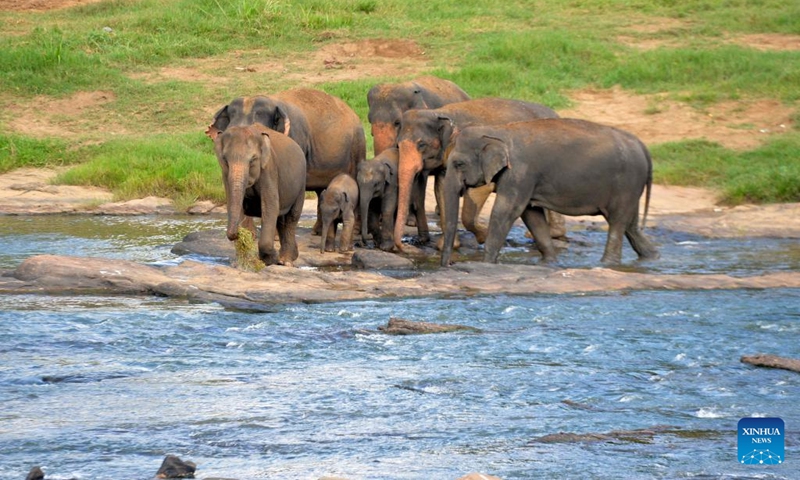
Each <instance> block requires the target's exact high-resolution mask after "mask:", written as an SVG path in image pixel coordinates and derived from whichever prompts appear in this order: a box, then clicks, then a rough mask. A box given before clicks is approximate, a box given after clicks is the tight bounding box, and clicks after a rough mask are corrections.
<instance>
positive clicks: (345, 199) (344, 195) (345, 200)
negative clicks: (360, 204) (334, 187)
mask: <svg viewBox="0 0 800 480" xmlns="http://www.w3.org/2000/svg"><path fill="white" fill-rule="evenodd" d="M349 201H350V196H349V195H348V194H347V192H342V198H341V199H340V202H341V205H342V207H344V206H345V205H347V203H348V202H349Z"/></svg>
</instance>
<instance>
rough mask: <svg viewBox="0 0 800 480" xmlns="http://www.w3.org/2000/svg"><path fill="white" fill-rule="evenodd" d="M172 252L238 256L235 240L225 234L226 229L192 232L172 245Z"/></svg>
mask: <svg viewBox="0 0 800 480" xmlns="http://www.w3.org/2000/svg"><path fill="white" fill-rule="evenodd" d="M172 253H174V254H175V255H189V254H195V255H203V256H205V257H218V258H227V259H234V258H236V249H235V248H234V246H233V242H231V241H230V240H228V238H227V237H226V236H225V230H201V231H199V232H193V233H190V234H188V235H186V236H185V237H183V240H181V241H180V243H177V244H175V246H174V247H172Z"/></svg>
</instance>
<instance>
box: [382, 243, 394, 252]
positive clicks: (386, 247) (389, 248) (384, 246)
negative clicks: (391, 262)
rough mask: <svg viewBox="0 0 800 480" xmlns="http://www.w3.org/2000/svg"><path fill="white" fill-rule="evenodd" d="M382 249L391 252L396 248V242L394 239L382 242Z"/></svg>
mask: <svg viewBox="0 0 800 480" xmlns="http://www.w3.org/2000/svg"><path fill="white" fill-rule="evenodd" d="M380 249H381V250H383V251H384V252H391V251H392V250H394V242H392V241H386V242H381V246H380Z"/></svg>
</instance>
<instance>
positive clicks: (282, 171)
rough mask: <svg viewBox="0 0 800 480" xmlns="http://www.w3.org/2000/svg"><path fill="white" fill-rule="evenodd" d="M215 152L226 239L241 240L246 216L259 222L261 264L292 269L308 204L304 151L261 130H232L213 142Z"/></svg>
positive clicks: (245, 128) (265, 129)
mask: <svg viewBox="0 0 800 480" xmlns="http://www.w3.org/2000/svg"><path fill="white" fill-rule="evenodd" d="M214 150H215V152H216V154H217V160H218V161H219V165H220V167H221V168H222V181H223V182H224V184H225V197H226V200H227V204H228V230H227V236H228V239H229V240H236V239H237V238H238V236H239V234H238V228H239V223H240V222H241V221H242V218H243V216H244V215H246V216H248V217H261V235H260V237H259V239H258V255H259V258H261V260H262V261H263V262H264V263H265V264H267V265H271V264H274V263H281V264H284V265H291V264H292V262H294V261H295V260H296V259H297V256H298V251H297V239H296V237H295V232H296V229H297V222H298V221H299V220H300V214H301V213H302V212H303V200H304V198H305V180H306V160H305V156H304V155H303V151H302V150H301V149H300V147H299V146H298V145H297V143H295V142H294V141H293V140H292V139H291V138H289V137H287V136H286V135H284V134H282V133H279V132H275V131H272V130H268V129H267V128H265V127H263V126H261V125H251V126H247V127H230V128H228V129H227V130H225V132H223V133H222V134H221V135H218V136H217V137H216V138H215V139H214ZM276 228H277V230H278V236H279V239H280V244H281V249H280V254H279V255H275V245H274V244H275V229H276Z"/></svg>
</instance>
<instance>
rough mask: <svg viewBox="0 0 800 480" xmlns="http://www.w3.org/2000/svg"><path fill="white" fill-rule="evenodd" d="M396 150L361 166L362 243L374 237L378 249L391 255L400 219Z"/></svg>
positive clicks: (359, 179) (357, 178)
mask: <svg viewBox="0 0 800 480" xmlns="http://www.w3.org/2000/svg"><path fill="white" fill-rule="evenodd" d="M399 155H400V154H399V151H398V149H397V148H396V147H391V148H388V149H386V150H384V151H382V152H381V153H380V154H379V155H378V156H376V157H375V158H373V159H372V160H368V161H366V162H363V163H362V164H361V165H359V166H358V175H357V177H356V181H357V183H358V192H359V204H360V205H359V208H360V212H361V239H362V241H363V242H364V243H366V239H367V235H368V234H369V233H371V234H372V239H373V240H374V241H375V246H377V247H379V248H380V249H381V250H385V251H389V250H392V249H393V248H394V242H393V241H392V231H393V229H394V218H395V215H397V162H398V157H399Z"/></svg>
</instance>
